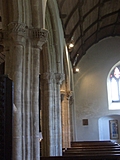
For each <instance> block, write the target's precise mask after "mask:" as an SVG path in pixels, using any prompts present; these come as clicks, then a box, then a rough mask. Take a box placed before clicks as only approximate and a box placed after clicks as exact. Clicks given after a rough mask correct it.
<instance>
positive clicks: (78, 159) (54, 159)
mask: <svg viewBox="0 0 120 160" xmlns="http://www.w3.org/2000/svg"><path fill="white" fill-rule="evenodd" d="M40 160H120V155H116V154H113V155H100V156H98V155H97V156H95V155H90V156H50V157H41V158H40Z"/></svg>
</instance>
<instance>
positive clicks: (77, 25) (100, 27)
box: [57, 0, 120, 66]
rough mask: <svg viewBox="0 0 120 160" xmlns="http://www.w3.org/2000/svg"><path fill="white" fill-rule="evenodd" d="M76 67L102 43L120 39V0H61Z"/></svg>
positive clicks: (66, 38) (61, 11)
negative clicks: (111, 37) (89, 52)
mask: <svg viewBox="0 0 120 160" xmlns="http://www.w3.org/2000/svg"><path fill="white" fill-rule="evenodd" d="M57 3H58V8H59V14H60V18H61V20H62V25H63V29H64V37H65V40H66V43H67V45H68V46H69V43H70V42H72V43H74V47H73V48H69V47H68V48H69V54H70V58H71V61H72V64H73V66H76V65H77V63H78V62H79V61H80V60H81V58H82V57H83V56H84V55H85V54H86V51H87V50H88V49H89V48H90V47H91V46H92V45H93V44H95V43H97V42H98V41H99V40H101V39H103V38H106V37H109V36H120V0H57Z"/></svg>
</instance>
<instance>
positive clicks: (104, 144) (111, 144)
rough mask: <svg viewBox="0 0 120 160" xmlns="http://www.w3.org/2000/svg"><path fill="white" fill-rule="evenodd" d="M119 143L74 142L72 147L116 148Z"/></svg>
mask: <svg viewBox="0 0 120 160" xmlns="http://www.w3.org/2000/svg"><path fill="white" fill-rule="evenodd" d="M116 145H118V144H117V143H113V142H112V141H73V142H71V147H83V146H85V147H87V146H116Z"/></svg>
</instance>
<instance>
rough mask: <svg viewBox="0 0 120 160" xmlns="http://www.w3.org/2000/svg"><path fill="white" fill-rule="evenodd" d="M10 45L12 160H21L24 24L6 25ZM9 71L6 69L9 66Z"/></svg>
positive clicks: (13, 23)
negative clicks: (12, 87)
mask: <svg viewBox="0 0 120 160" xmlns="http://www.w3.org/2000/svg"><path fill="white" fill-rule="evenodd" d="M8 28H9V31H8V38H9V44H10V55H11V56H10V60H11V61H10V62H7V64H6V74H9V72H10V70H11V72H12V73H11V74H10V76H11V77H10V78H12V80H13V82H14V108H13V109H14V113H13V160H22V106H23V104H22V89H23V88H22V76H23V53H24V48H25V43H26V29H25V24H21V23H15V22H12V23H10V24H9V25H8ZM9 63H11V66H12V67H11V69H10V70H9V68H8V67H7V65H8V66H10V65H9Z"/></svg>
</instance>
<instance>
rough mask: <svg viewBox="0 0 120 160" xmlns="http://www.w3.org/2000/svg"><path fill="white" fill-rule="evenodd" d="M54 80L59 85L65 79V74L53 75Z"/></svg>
mask: <svg viewBox="0 0 120 160" xmlns="http://www.w3.org/2000/svg"><path fill="white" fill-rule="evenodd" d="M55 79H56V83H57V84H61V83H62V81H63V80H64V79H65V74H63V73H55Z"/></svg>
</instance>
